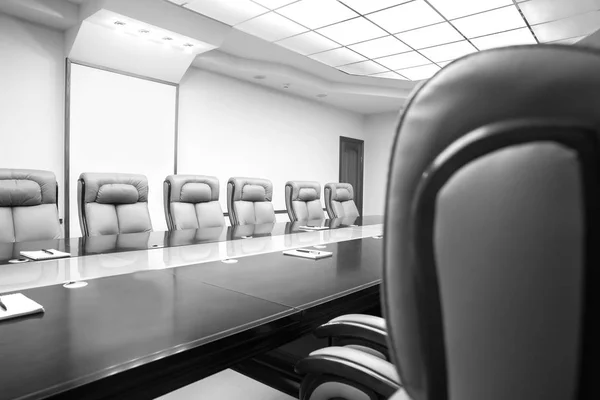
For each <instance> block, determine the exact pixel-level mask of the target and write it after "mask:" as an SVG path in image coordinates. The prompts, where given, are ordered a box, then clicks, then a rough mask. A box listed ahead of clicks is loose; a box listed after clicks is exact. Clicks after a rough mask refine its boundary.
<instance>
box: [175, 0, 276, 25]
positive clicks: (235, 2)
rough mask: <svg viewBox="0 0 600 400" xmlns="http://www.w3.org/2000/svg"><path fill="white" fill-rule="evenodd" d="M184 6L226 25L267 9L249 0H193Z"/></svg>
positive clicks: (252, 16)
mask: <svg viewBox="0 0 600 400" xmlns="http://www.w3.org/2000/svg"><path fill="white" fill-rule="evenodd" d="M184 7H185V8H188V9H190V10H192V11H196V12H197V13H200V14H203V15H206V16H207V17H210V18H212V19H216V20H217V21H221V22H224V23H226V24H228V25H237V24H239V23H240V22H244V21H246V20H249V19H250V18H254V17H256V16H258V15H260V14H264V13H266V12H267V11H268V9H266V8H264V7H262V6H260V5H258V4H256V3H254V2H252V1H250V0H231V1H220V0H195V1H191V2H189V3H187V4H185V5H184Z"/></svg>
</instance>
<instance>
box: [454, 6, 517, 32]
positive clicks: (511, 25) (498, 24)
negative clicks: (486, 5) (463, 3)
mask: <svg viewBox="0 0 600 400" xmlns="http://www.w3.org/2000/svg"><path fill="white" fill-rule="evenodd" d="M452 24H453V25H454V26H455V27H456V28H457V29H458V30H459V31H461V32H462V34H463V35H465V36H466V37H468V38H473V37H478V36H483V35H490V34H492V33H498V32H502V31H508V30H511V29H517V28H522V27H524V26H526V24H525V20H524V19H523V17H522V16H521V14H520V13H519V10H517V7H515V6H508V7H504V8H499V9H497V10H492V11H487V12H484V13H481V14H476V15H472V16H470V17H464V18H460V19H457V20H454V21H452Z"/></svg>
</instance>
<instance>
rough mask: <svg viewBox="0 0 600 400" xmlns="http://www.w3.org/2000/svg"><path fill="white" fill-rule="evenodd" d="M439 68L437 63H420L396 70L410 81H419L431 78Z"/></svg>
mask: <svg viewBox="0 0 600 400" xmlns="http://www.w3.org/2000/svg"><path fill="white" fill-rule="evenodd" d="M439 70H440V67H438V66H437V65H435V64H428V65H421V66H419V67H413V68H407V69H401V70H399V71H396V72H398V73H399V74H401V75H402V76H405V77H407V78H408V79H410V80H411V81H420V80H423V79H428V78H431V77H432V76H433V75H435V73H436V72H438V71H439Z"/></svg>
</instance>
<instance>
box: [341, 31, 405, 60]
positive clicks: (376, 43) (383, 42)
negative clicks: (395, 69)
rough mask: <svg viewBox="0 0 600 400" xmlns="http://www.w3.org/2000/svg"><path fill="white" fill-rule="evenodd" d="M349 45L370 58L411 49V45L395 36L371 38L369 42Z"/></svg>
mask: <svg viewBox="0 0 600 400" xmlns="http://www.w3.org/2000/svg"><path fill="white" fill-rule="evenodd" d="M348 47H349V48H351V49H352V50H354V51H356V52H358V53H360V54H362V55H363V56H365V57H369V58H378V57H383V56H389V55H391V54H398V53H404V52H405V51H410V47H408V46H407V45H405V44H404V43H402V42H401V41H399V40H398V39H396V38H395V37H393V36H386V37H382V38H379V39H374V40H369V41H368V42H362V43H358V44H354V45H352V46H348Z"/></svg>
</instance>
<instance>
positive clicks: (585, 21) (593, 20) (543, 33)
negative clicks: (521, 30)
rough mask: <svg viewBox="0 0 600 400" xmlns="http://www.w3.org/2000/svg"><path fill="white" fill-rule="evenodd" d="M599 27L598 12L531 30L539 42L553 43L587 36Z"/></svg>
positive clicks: (535, 27) (599, 14) (535, 26)
mask: <svg viewBox="0 0 600 400" xmlns="http://www.w3.org/2000/svg"><path fill="white" fill-rule="evenodd" d="M598 27H600V12H599V11H593V12H591V13H587V14H580V15H577V16H575V17H571V18H565V19H561V20H558V21H554V22H548V23H545V24H541V25H534V26H532V27H531V28H532V29H533V32H535V35H536V36H537V38H538V40H539V41H540V42H554V41H557V40H562V39H568V38H572V37H575V36H584V35H589V34H590V33H592V32H594V31H596V30H597V29H598Z"/></svg>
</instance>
